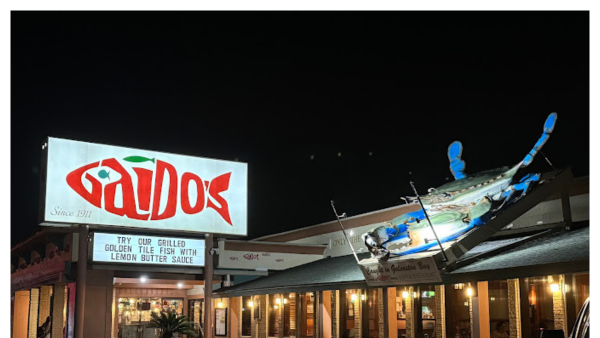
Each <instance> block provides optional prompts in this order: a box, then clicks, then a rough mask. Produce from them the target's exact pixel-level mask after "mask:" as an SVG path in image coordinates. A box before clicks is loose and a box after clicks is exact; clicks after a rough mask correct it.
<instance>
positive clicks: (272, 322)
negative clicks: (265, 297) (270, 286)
mask: <svg viewBox="0 0 600 338" xmlns="http://www.w3.org/2000/svg"><path fill="white" fill-rule="evenodd" d="M280 304H281V296H280V295H278V294H277V295H269V307H268V310H269V332H268V335H269V337H277V336H279V324H280V322H281V319H280V313H281V312H279V311H280Z"/></svg>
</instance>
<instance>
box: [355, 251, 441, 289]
mask: <svg viewBox="0 0 600 338" xmlns="http://www.w3.org/2000/svg"><path fill="white" fill-rule="evenodd" d="M360 268H361V270H362V272H363V275H365V280H366V281H367V285H369V286H391V285H413V284H420V283H438V282H441V281H442V277H441V275H440V272H439V270H438V268H437V265H436V264H435V260H434V259H433V257H424V258H417V259H390V260H388V261H387V262H378V261H377V259H373V258H370V259H364V260H362V261H361V262H360Z"/></svg>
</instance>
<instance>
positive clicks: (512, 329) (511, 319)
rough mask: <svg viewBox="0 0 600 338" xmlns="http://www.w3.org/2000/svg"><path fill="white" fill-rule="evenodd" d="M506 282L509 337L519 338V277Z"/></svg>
mask: <svg viewBox="0 0 600 338" xmlns="http://www.w3.org/2000/svg"><path fill="white" fill-rule="evenodd" d="M507 282H508V326H509V335H510V337H511V338H521V297H520V296H519V292H520V291H519V279H518V278H517V279H509V280H507Z"/></svg>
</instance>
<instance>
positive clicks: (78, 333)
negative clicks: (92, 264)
mask: <svg viewBox="0 0 600 338" xmlns="http://www.w3.org/2000/svg"><path fill="white" fill-rule="evenodd" d="M89 232H90V227H89V225H87V224H80V225H79V253H78V258H77V284H76V289H75V338H84V337H83V319H84V310H85V284H86V280H87V261H88V235H89Z"/></svg>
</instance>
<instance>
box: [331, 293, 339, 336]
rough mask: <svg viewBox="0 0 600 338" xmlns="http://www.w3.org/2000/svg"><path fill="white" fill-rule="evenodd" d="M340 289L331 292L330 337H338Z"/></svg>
mask: <svg viewBox="0 0 600 338" xmlns="http://www.w3.org/2000/svg"><path fill="white" fill-rule="evenodd" d="M339 315H340V290H335V291H332V292H331V337H332V338H339V337H340V317H339Z"/></svg>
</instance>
